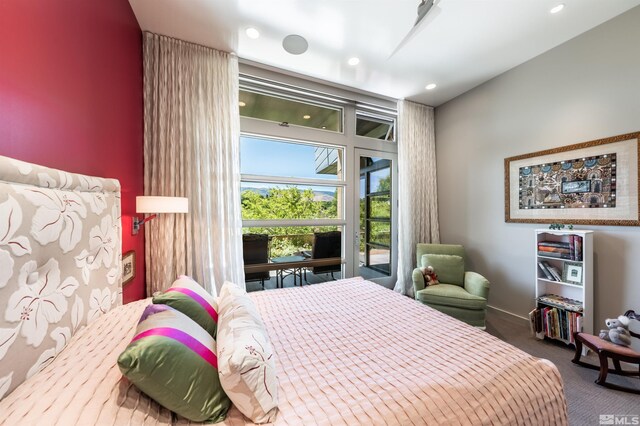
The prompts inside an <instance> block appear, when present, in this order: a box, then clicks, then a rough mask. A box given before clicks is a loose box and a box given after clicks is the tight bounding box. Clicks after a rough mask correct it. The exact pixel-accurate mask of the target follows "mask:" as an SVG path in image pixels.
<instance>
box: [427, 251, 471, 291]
mask: <svg viewBox="0 0 640 426" xmlns="http://www.w3.org/2000/svg"><path fill="white" fill-rule="evenodd" d="M422 266H423V267H424V266H432V267H433V269H434V270H435V272H436V274H438V279H439V280H440V282H441V283H445V284H455V285H458V286H462V285H464V259H463V258H462V257H461V256H455V255H449V254H425V255H423V256H422Z"/></svg>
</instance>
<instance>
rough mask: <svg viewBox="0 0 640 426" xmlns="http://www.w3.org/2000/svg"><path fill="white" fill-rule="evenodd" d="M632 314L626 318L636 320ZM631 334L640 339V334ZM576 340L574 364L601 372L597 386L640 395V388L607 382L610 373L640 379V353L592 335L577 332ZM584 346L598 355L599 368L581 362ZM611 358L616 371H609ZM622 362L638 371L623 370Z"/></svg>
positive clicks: (575, 334) (627, 314) (628, 313)
mask: <svg viewBox="0 0 640 426" xmlns="http://www.w3.org/2000/svg"><path fill="white" fill-rule="evenodd" d="M630 313H631V315H633V314H635V313H634V312H633V311H629V312H627V313H625V316H628V317H629V318H635V317H634V316H631V315H630ZM629 333H631V336H632V337H634V338H636V339H640V334H638V333H634V332H633V331H630V332H629ZM574 338H575V342H576V354H575V356H574V357H573V360H572V362H573V363H574V364H578V365H581V366H582V367H587V368H591V369H593V370H600V375H599V376H598V378H597V379H596V383H597V384H599V385H601V386H606V387H608V388H610V389H616V390H621V391H625V392H631V393H635V394H640V387H639V388H630V387H626V386H620V385H615V384H613V383H608V382H607V381H606V380H607V374H609V373H612V374H618V375H621V376H632V377H640V352H636V351H635V350H633V349H631V348H630V347H627V346H620V345H616V344H615V343H611V342H609V341H606V340H603V339H601V338H600V337H598V336H593V335H591V334H586V333H577V332H576V333H574ZM582 345H585V346H586V347H588V348H589V349H591V350H592V351H594V352H595V353H596V354H597V355H598V359H599V360H600V366H599V367H598V366H595V365H592V364H589V363H586V362H584V361H580V357H581V355H582ZM609 358H611V360H612V361H613V365H614V367H615V368H614V369H609ZM621 361H622V362H628V363H630V364H635V365H637V366H638V370H636V371H632V370H631V371H630V370H623V369H622V367H621V366H620V362H621ZM639 383H640V382H639Z"/></svg>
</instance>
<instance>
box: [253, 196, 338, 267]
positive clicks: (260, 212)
mask: <svg viewBox="0 0 640 426" xmlns="http://www.w3.org/2000/svg"><path fill="white" fill-rule="evenodd" d="M241 203H242V218H243V219H245V220H274V219H324V218H336V217H337V213H338V200H337V192H336V193H335V194H334V197H333V199H332V200H331V201H316V199H315V194H314V192H313V190H311V189H304V190H302V189H299V188H297V187H295V186H290V187H286V188H271V189H269V190H268V192H267V194H266V195H261V194H259V193H258V192H256V191H254V190H244V191H242V193H241ZM336 229H337V227H335V226H288V227H284V226H281V227H265V228H245V229H244V230H243V232H251V233H259V234H268V235H270V236H271V237H272V238H271V244H270V249H271V257H279V256H288V255H291V254H294V253H296V252H299V251H301V250H310V249H311V245H312V242H313V233H314V232H324V231H330V230H336Z"/></svg>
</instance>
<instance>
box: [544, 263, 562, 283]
mask: <svg viewBox="0 0 640 426" xmlns="http://www.w3.org/2000/svg"><path fill="white" fill-rule="evenodd" d="M547 269H549V272H551V275H553V278H554V279H555V280H556V281H562V273H561V272H560V270H559V269H558V268H556V267H555V266H551V265H547Z"/></svg>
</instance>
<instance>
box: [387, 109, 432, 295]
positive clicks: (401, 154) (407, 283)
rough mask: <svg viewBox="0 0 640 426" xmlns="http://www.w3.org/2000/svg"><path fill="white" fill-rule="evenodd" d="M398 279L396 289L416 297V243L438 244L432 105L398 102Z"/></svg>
mask: <svg viewBox="0 0 640 426" xmlns="http://www.w3.org/2000/svg"><path fill="white" fill-rule="evenodd" d="M398 188H399V189H398V281H397V282H396V286H395V288H394V290H395V291H397V292H399V293H402V294H406V295H408V296H412V297H413V296H414V294H413V282H412V281H411V273H412V271H413V268H415V267H416V244H417V243H439V242H440V230H439V226H438V194H437V189H438V188H437V182H436V142H435V127H434V120H433V108H431V107H427V106H424V105H420V104H417V103H415V102H410V101H400V102H399V103H398Z"/></svg>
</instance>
